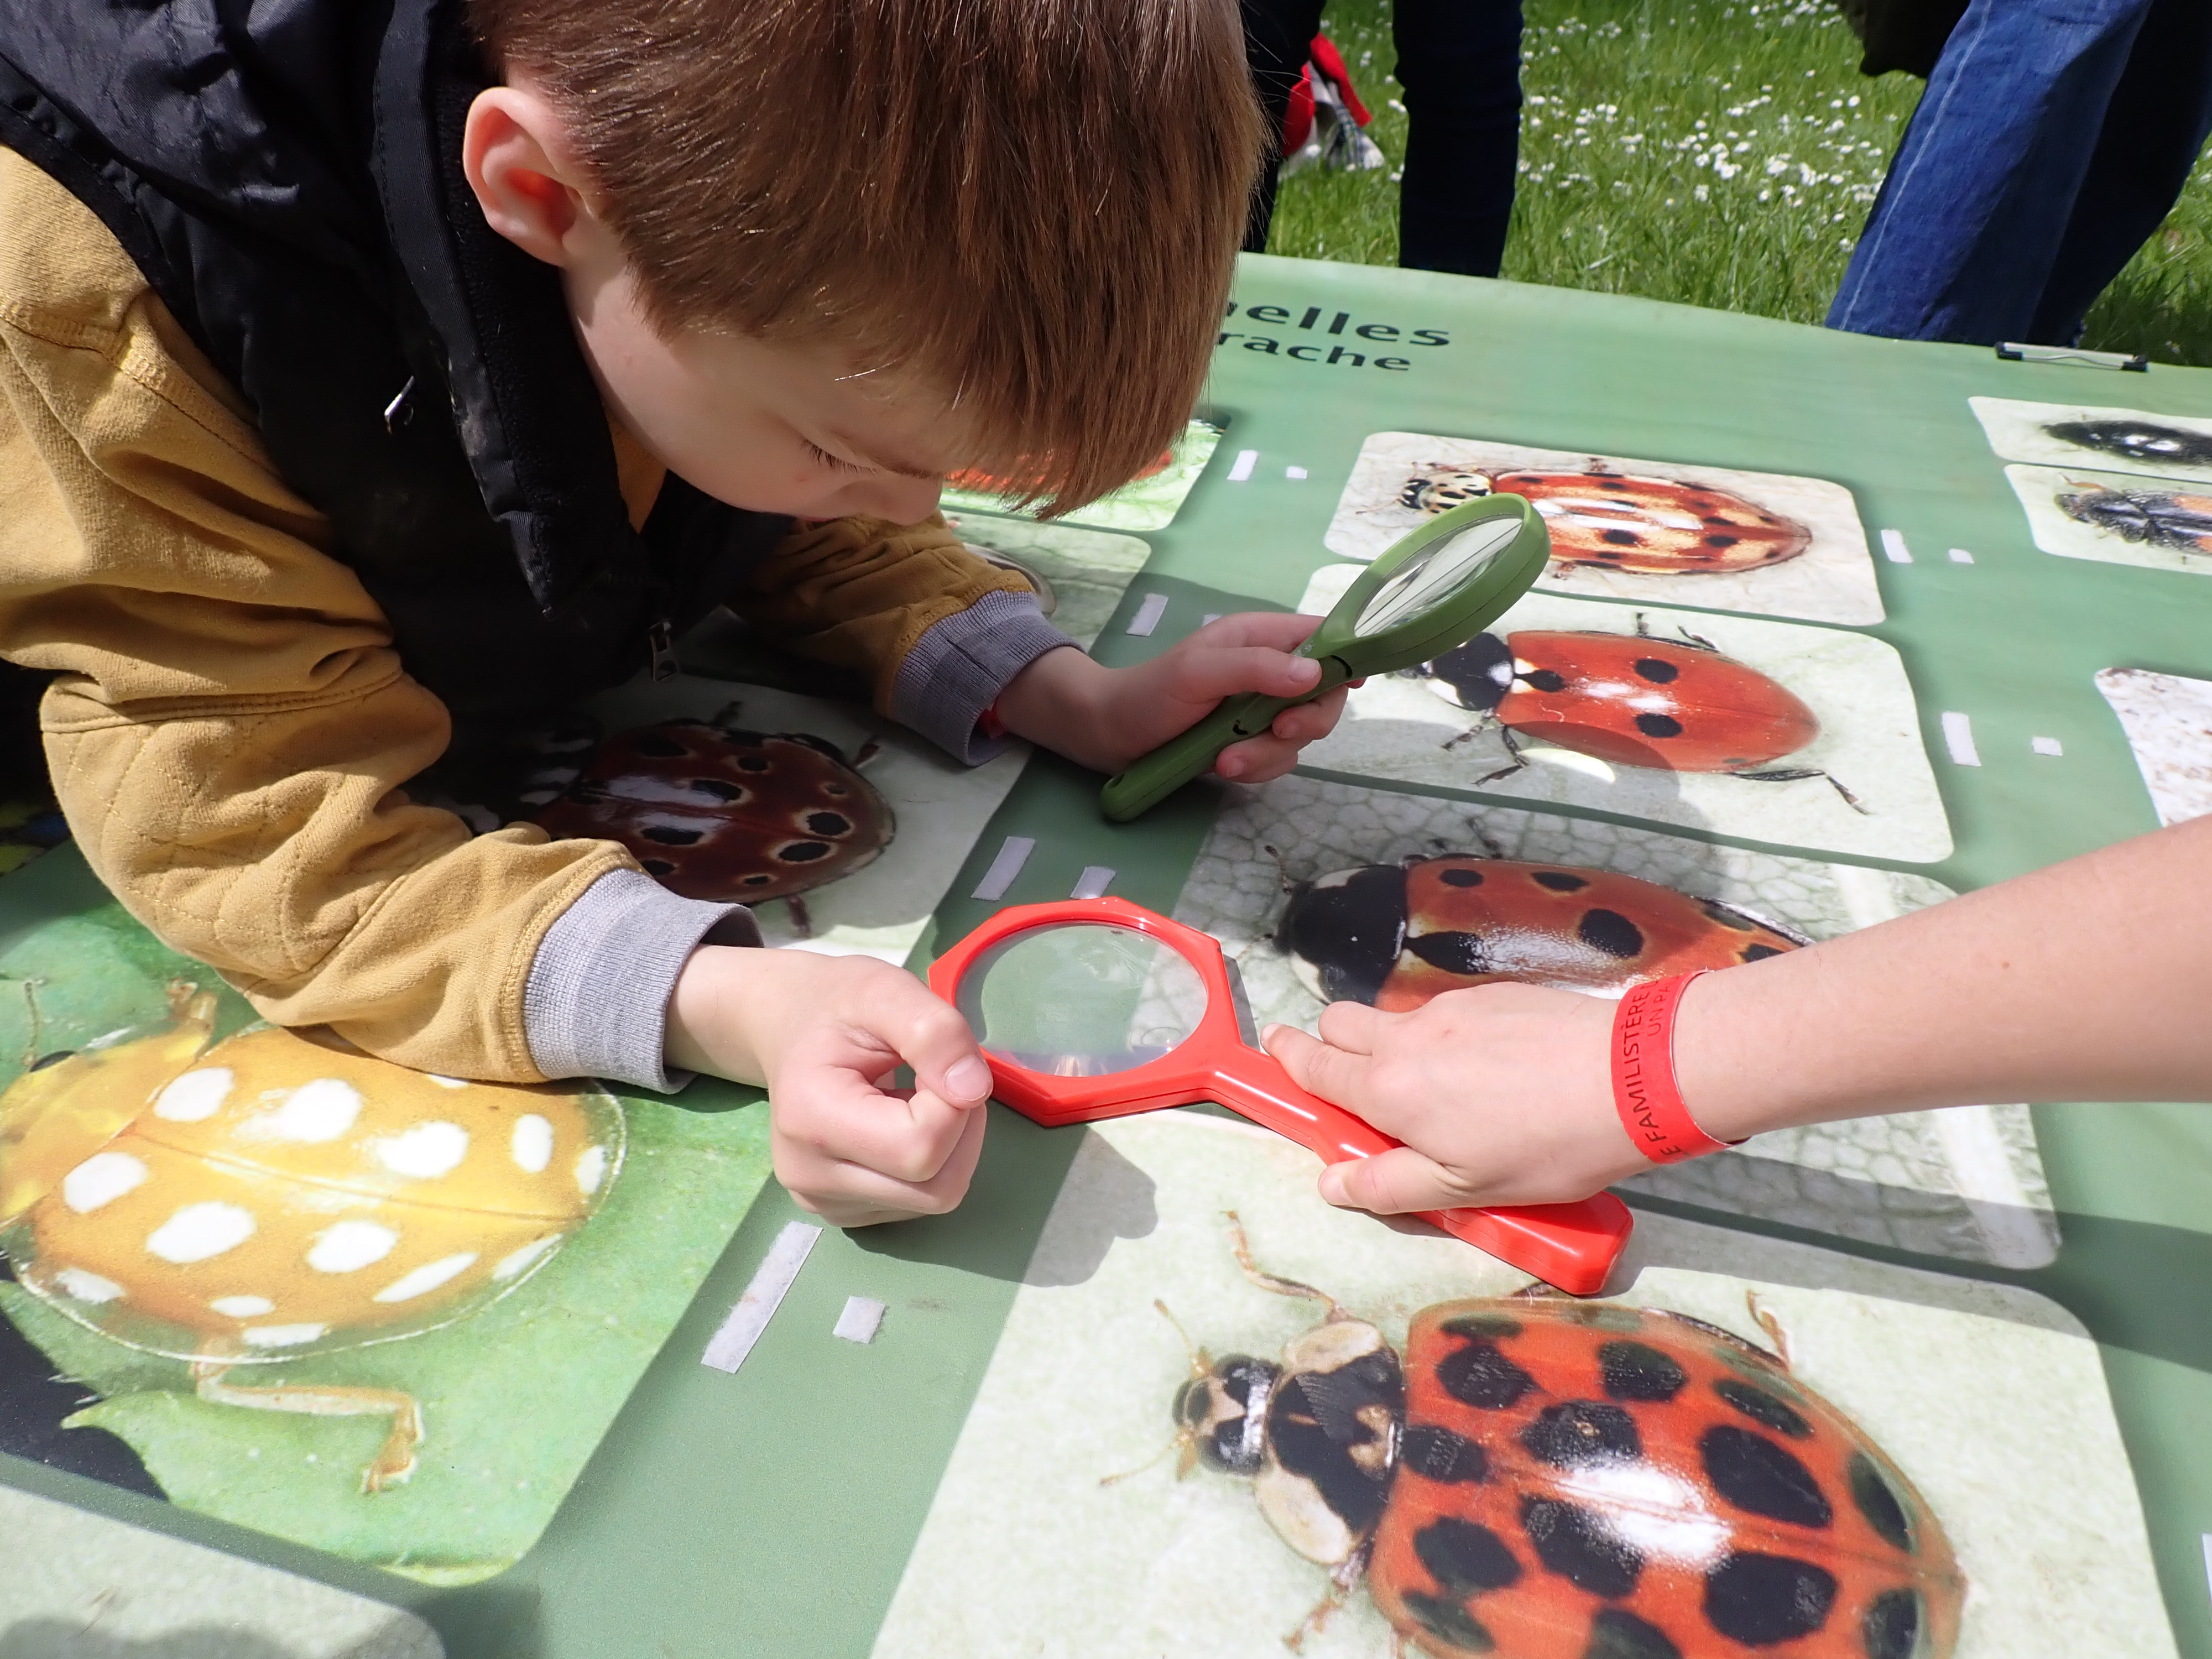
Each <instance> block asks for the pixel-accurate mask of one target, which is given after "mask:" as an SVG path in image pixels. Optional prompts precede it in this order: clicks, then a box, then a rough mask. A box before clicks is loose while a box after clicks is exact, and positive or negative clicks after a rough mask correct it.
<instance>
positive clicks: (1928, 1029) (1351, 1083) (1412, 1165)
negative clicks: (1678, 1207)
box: [1267, 818, 2212, 1212]
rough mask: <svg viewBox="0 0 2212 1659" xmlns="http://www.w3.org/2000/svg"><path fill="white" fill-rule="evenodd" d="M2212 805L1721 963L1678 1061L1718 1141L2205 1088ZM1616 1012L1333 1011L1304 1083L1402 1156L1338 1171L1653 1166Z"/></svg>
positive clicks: (1307, 1063)
mask: <svg viewBox="0 0 2212 1659" xmlns="http://www.w3.org/2000/svg"><path fill="white" fill-rule="evenodd" d="M2207 890H2212V818H2203V819H2199V820H2197V821H2196V822H2194V823H2185V824H2178V825H2175V826H2174V827H2172V829H2163V830H2160V831H2159V832H2158V833H2156V834H2154V835H2149V836H2142V837H2140V838H2138V839H2136V840H2134V841H2130V842H2122V843H2121V844H2120V845H2118V846H2117V847H2111V848H2105V849H2104V850H2102V851H2100V852H2096V853H2091V854H2086V855H2084V856H2082V857H2081V858H2076V859H2072V860H2068V861H2066V862H2065V863H2063V864H2058V865H2055V866H2051V868H2049V869H2047V870H2041V871H2038V872H2034V873H2033V874H2030V875H2026V876H2021V877H2018V878H2015V879H2014V880H2011V881H2008V882H2003V883H2001V884H1998V885H1996V886H1994V887H1989V888H1984V889H1983V890H1980V891H1978V892H1974V893H1969V894H1967V895H1966V896H1963V897H1960V898H1957V899H1954V900H1951V901H1949V902H1947V903H1943V904H1940V905H1936V906H1933V907H1931V908H1928V909H1925V910H1922V911H1918V912H1916V913H1915V914H1913V915H1909V916H1903V917H1900V918H1899V919H1898V920H1896V921H1889V922H1885V923H1883V924H1882V925H1881V926H1880V927H1869V928H1867V929H1865V930H1863V931H1862V932H1859V933H1850V934H1846V935H1844V936H1843V937H1842V938H1839V939H1831V940H1828V941H1826V942H1825V943H1823V944H1820V945H1813V946H1810V947H1808V949H1805V950H1802V951H1790V952H1787V953H1785V954H1784V955H1781V956H1778V957H1769V958H1767V959H1765V961H1762V962H1757V963H1750V964H1748V965H1747V966H1744V967H1741V968H1731V969H1727V970H1726V971H1725V972H1722V973H1715V974H1707V975H1705V976H1704V977H1702V978H1700V979H1699V980H1698V981H1696V982H1695V983H1694V984H1693V985H1692V987H1690V991H1689V993H1688V994H1687V995H1686V997H1685V998H1684V999H1683V1002H1682V1006H1681V1010H1680V1015H1679V1017H1678V1019H1677V1022H1676V1024H1675V1030H1674V1070H1675V1076H1676V1079H1677V1080H1678V1082H1679V1083H1680V1087H1681V1091H1682V1097H1683V1098H1684V1100H1685V1101H1686V1103H1688V1105H1689V1108H1690V1110H1691V1113H1692V1115H1694V1116H1695V1117H1696V1118H1697V1120H1698V1121H1699V1124H1700V1125H1701V1126H1702V1127H1704V1128H1705V1130H1706V1132H1707V1133H1711V1134H1712V1135H1714V1136H1716V1137H1717V1138H1719V1139H1725V1140H1735V1139H1741V1138H1743V1137H1745V1136H1747V1135H1751V1134H1754V1133H1759V1132H1760V1131H1762V1130H1766V1129H1779V1128H1786V1127H1790V1126H1792V1125H1796V1124H1806V1123H1819V1122H1825V1121H1829V1120H1832V1119H1836V1118H1844V1117H1856V1116H1863V1115H1869V1114H1872V1113H1878V1112H1900V1111H1914V1110H1918V1109H1923V1108H1929V1107H1937V1106H1954V1105H1967V1104H1972V1103H1979V1102H1984V1101H1992V1100H2075V1099H2079V1100H2212V1022H2208V1021H2207V1020H2206V1018H2204V1013H2203V987H2204V986H2205V984H2206V983H2207V982H2208V981H2212V933H2208V931H2207V929H2206V927H2205V925H2204V914H2203V900H2202V895H2203V894H2204V893H2205V892H2206V891H2207ZM1612 1019H1613V1005H1612V1004H1611V1003H1608V1002H1603V1001H1600V1000H1596V999H1594V998H1590V997H1585V996H1580V995H1577V994H1574V993H1572V992H1567V991H1549V990H1541V989H1538V988H1536V987H1530V986H1522V985H1491V986H1481V987H1475V988H1473V989H1469V990H1465V991H1454V992H1449V993H1447V994H1445V995H1443V996H1441V997H1438V998H1437V999H1436V1000H1434V1001H1432V1002H1431V1003H1429V1004H1428V1005H1427V1006H1425V1007H1422V1008H1420V1009H1418V1010H1416V1011H1414V1012H1411V1013H1406V1014H1383V1013H1378V1012H1376V1011H1375V1010H1374V1009H1371V1008H1366V1007H1361V1006H1358V1005H1355V1004H1348V1003H1339V1004H1337V1005H1335V1006H1333V1007H1331V1008H1330V1009H1328V1011H1327V1012H1326V1013H1324V1014H1323V1016H1322V1039H1323V1040H1322V1041H1321V1042H1316V1041H1315V1040H1314V1039H1313V1038H1312V1037H1310V1036H1306V1035H1305V1034H1304V1033H1303V1032H1300V1031H1295V1030H1291V1029H1289V1028H1288V1027H1284V1026H1277V1027H1275V1028H1273V1030H1270V1031H1269V1032H1268V1033H1267V1046H1268V1048H1269V1049H1270V1051H1271V1052H1273V1054H1275V1055H1276V1056H1277V1058H1279V1059H1280V1060H1282V1061H1283V1062H1284V1063H1285V1066H1288V1067H1289V1069H1290V1071H1291V1075H1292V1076H1293V1077H1294V1078H1296V1079H1297V1080H1298V1081H1299V1082H1300V1083H1302V1084H1303V1085H1305V1086H1306V1087H1307V1088H1310V1089H1311V1090H1313V1091H1314V1092H1316V1093H1317V1094H1320V1095H1322V1096H1325V1097H1328V1098H1329V1099H1331V1100H1334V1101H1337V1102H1339V1103H1341V1104H1343V1105H1345V1106H1346V1107H1347V1108H1349V1109H1351V1110H1352V1111H1354V1112H1357V1113H1358V1115H1360V1116H1362V1117H1364V1118H1366V1119H1367V1120H1368V1121H1370V1122H1372V1123H1374V1124H1375V1125H1376V1127H1378V1128H1380V1129H1382V1130H1383V1131H1384V1132H1385V1133H1389V1134H1391V1135H1395V1136H1396V1137H1397V1138H1398V1139H1401V1140H1404V1141H1406V1142H1407V1149H1406V1150H1404V1151H1402V1152H1389V1153H1386V1154H1384V1155H1383V1157H1380V1158H1374V1159H1370V1160H1369V1161H1368V1162H1367V1163H1366V1164H1340V1165H1337V1166H1334V1168H1333V1169H1331V1170H1328V1171H1325V1172H1324V1174H1323V1176H1322V1194H1323V1195H1324V1196H1325V1197H1327V1198H1328V1199H1329V1200H1331V1201H1332V1202H1336V1203H1346V1204H1352V1205H1356V1206H1360V1207H1363V1208H1368V1209H1374V1210H1378V1211H1383V1212H1397V1211H1403V1210H1416V1209H1428V1208H1436V1207H1443V1206H1452V1205H1460V1204H1500V1203H1508V1204H1510V1203H1535V1202H1546V1201H1551V1200H1564V1199H1570V1198H1579V1197H1583V1196H1584V1195H1586V1194H1589V1193H1591V1192H1594V1191H1595V1190H1597V1189H1598V1188H1601V1187H1602V1186H1605V1185H1607V1184H1608V1183H1610V1182H1614V1181H1618V1180H1620V1179H1622V1178H1624V1177H1626V1176H1632V1175H1634V1174H1637V1173H1638V1172H1639V1171H1640V1170H1646V1169H1649V1168H1650V1167H1651V1166H1650V1164H1646V1163H1644V1161H1643V1159H1642V1158H1640V1157H1639V1156H1638V1153H1637V1152H1636V1151H1635V1149H1634V1148H1633V1147H1632V1146H1631V1145H1630V1144H1629V1140H1628V1137H1627V1135H1626V1133H1625V1132H1624V1131H1623V1130H1622V1128H1621V1127H1620V1119H1619V1117H1618V1116H1616V1115H1615V1114H1614V1110H1613V1093H1612V1082H1611V1073H1610V1070H1609V1066H1608V1052H1607V1042H1608V1037H1609V1035H1610V1032H1611V1029H1612Z"/></svg>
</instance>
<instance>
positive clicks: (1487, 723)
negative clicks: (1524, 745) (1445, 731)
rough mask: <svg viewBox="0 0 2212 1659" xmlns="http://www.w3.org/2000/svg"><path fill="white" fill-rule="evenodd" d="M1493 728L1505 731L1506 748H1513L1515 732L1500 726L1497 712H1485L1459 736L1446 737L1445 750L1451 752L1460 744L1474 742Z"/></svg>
mask: <svg viewBox="0 0 2212 1659" xmlns="http://www.w3.org/2000/svg"><path fill="white" fill-rule="evenodd" d="M1493 728H1496V729H1498V730H1499V731H1500V732H1503V733H1504V738H1505V746H1506V748H1507V749H1508V750H1510V749H1512V747H1513V733H1512V731H1511V730H1510V728H1508V727H1501V726H1498V717H1497V716H1496V715H1495V714H1485V715H1484V716H1483V717H1482V718H1481V719H1480V720H1477V721H1475V723H1474V725H1472V726H1468V728H1467V730H1466V731H1464V732H1461V733H1460V734H1459V735H1458V736H1457V737H1455V738H1445V739H1444V742H1443V748H1444V751H1445V752H1446V753H1447V754H1449V752H1450V751H1451V750H1455V749H1456V748H1458V747H1459V746H1460V744H1463V743H1473V742H1474V740H1475V739H1476V738H1479V737H1481V736H1482V735H1483V734H1484V733H1486V732H1489V731H1491V730H1492V729H1493Z"/></svg>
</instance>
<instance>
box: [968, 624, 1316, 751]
mask: <svg viewBox="0 0 2212 1659" xmlns="http://www.w3.org/2000/svg"><path fill="white" fill-rule="evenodd" d="M1321 621H1322V619H1321V618H1320V617H1300V616H1293V615H1290V614H1287V613H1285V612H1280V611H1245V612H1243V613H1240V614H1239V615H1237V616H1234V617H1221V618H1219V619H1218V620H1217V621H1214V622H1210V623H1207V624H1206V626H1205V627H1203V628H1201V629H1199V630H1198V632H1196V633H1195V634H1193V635H1191V636H1190V637H1189V638H1188V639H1186V640H1184V641H1182V642H1181V643H1180V644H1177V645H1175V646H1171V647H1169V648H1168V649H1167V650H1165V651H1164V652H1162V653H1160V654H1159V655H1158V656H1157V657H1154V658H1153V659H1152V660H1151V661H1150V662H1146V663H1139V664H1138V665H1136V666H1135V667H1133V668H1103V667H1101V666H1100V665H1098V664H1097V663H1096V662H1094V661H1092V660H1091V658H1090V657H1089V656H1087V655H1085V653H1083V652H1081V651H1078V650H1074V649H1072V648H1071V649H1065V650H1059V651H1048V652H1046V653H1044V655H1042V657H1039V658H1038V659H1036V661H1035V662H1033V663H1031V664H1030V665H1029V666H1028V667H1027V668H1024V670H1023V671H1021V672H1020V673H1018V674H1017V675H1015V676H1014V678H1013V679H1012V681H1011V682H1009V683H1008V684H1007V686H1006V690H1005V691H1004V692H1003V693H1002V694H1001V695H1000V698H999V718H1000V720H1003V721H1005V722H1006V729H1007V730H1008V731H1010V732H1014V733H1016V734H1017V735H1018V736H1020V737H1024V738H1030V740H1031V741H1033V742H1036V743H1041V744H1043V745H1044V746H1045V747H1046V748H1048V749H1052V750H1058V751H1059V752H1060V754H1063V755H1065V756H1066V757H1068V758H1069V759H1070V760H1073V761H1079V762H1081V763H1083V764H1084V765H1085V766H1089V767H1092V768H1095V769H1097V770H1098V771H1101V772H1119V771H1121V770H1122V769H1124V768H1125V767H1127V766H1128V765H1129V764H1130V763H1131V762H1133V761H1134V760H1136V759H1137V758H1138V757H1139V756H1142V755H1146V754H1149V753H1150V752H1151V751H1152V750H1154V749H1157V748H1158V747H1159V746H1160V744H1164V743H1165V742H1166V741H1167V740H1168V739H1169V738H1172V737H1175V736H1177V735H1178V734H1180V733H1182V732H1187V731H1188V730H1189V729H1190V728H1191V727H1192V726H1195V725H1197V724H1198V722H1199V721H1200V720H1203V719H1205V718H1206V716H1207V715H1208V714H1212V712H1213V710H1214V708H1216V706H1217V705H1218V704H1219V703H1220V702H1221V700H1222V699H1223V698H1224V697H1232V696H1241V695H1242V694H1243V693H1244V692H1247V691H1259V692H1264V693H1265V694H1267V696H1271V697H1294V696H1298V695H1299V694H1300V693H1301V692H1304V691H1310V690H1312V689H1313V686H1314V682H1315V681H1316V680H1317V679H1319V678H1321V665H1320V664H1318V663H1316V662H1314V661H1312V660H1311V659H1309V658H1305V657H1294V656H1292V655H1291V649H1292V647H1295V646H1297V644H1299V643H1300V642H1301V641H1304V638H1305V637H1306V635H1309V634H1310V633H1312V632H1313V631H1314V629H1316V628H1318V627H1320V626H1321ZM1343 712H1344V689H1343V688H1341V687H1340V688H1339V689H1338V690H1334V691H1332V692H1330V693H1329V694H1328V696H1325V697H1316V698H1315V699H1314V701H1313V702H1305V703H1300V704H1298V705H1297V707H1296V708H1285V710H1284V711H1283V712H1282V713H1281V714H1278V715H1276V716H1275V720H1274V723H1273V726H1270V727H1269V729H1268V731H1267V733H1266V735H1264V736H1261V737H1257V738H1246V739H1245V740H1244V741H1243V742H1242V743H1233V744H1230V745H1229V747H1227V748H1226V749H1225V750H1222V751H1221V755H1220V758H1219V759H1218V760H1217V761H1216V762H1215V763H1214V770H1215V771H1216V772H1217V773H1218V774H1219V775H1221V776H1223V777H1225V778H1233V779H1235V780H1236V781H1237V782H1239V783H1265V782H1266V781H1267V780H1268V779H1270V778H1279V777H1280V776H1282V775H1283V774H1284V773H1285V772H1287V771H1289V770H1290V769H1291V767H1293V766H1295V765H1296V764H1297V758H1298V750H1300V749H1301V748H1302V747H1304V745H1305V744H1310V743H1311V742H1312V741H1313V740H1314V739H1315V738H1320V737H1325V736H1326V735H1328V732H1329V730H1330V729H1331V728H1332V727H1334V726H1335V724H1336V721H1337V716H1338V715H1340V714H1342V713H1343Z"/></svg>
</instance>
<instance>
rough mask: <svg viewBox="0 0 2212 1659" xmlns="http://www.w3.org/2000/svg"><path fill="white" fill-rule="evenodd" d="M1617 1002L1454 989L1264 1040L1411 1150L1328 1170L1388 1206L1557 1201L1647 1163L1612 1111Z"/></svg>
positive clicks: (1539, 992)
mask: <svg viewBox="0 0 2212 1659" xmlns="http://www.w3.org/2000/svg"><path fill="white" fill-rule="evenodd" d="M1612 1030H1613V1004H1612V1003H1610V1002H1607V1001H1603V1000H1600V999H1598V998H1596V997H1589V996H1583V995H1582V994H1579V993H1577V992H1574V991H1554V990H1547V989H1544V988H1542V987H1537V986H1533V985H1514V984H1496V985H1478V986H1473V987H1469V988H1468V989H1466V990H1462V991H1447V992H1445V993H1444V994H1443V995H1441V996H1439V997H1437V998H1435V999H1433V1000H1431V1001H1429V1002H1427V1003H1425V1004H1424V1005H1423V1006H1420V1007H1419V1008H1417V1009H1415V1010H1413V1012H1410V1013H1403V1014H1386V1013H1383V1012H1379V1011H1377V1010H1376V1009H1373V1008H1370V1007H1368V1006H1365V1005H1364V1004H1362V1003H1357V1002H1336V1003H1331V1004H1330V1005H1329V1006H1328V1008H1327V1009H1325V1010H1323V1011H1322V1017H1321V1040H1320V1041H1318V1042H1316V1040H1315V1039H1314V1038H1312V1037H1310V1036H1307V1035H1306V1034H1305V1033H1304V1031H1301V1030H1297V1029H1296V1028H1295V1027H1293V1026H1289V1025H1272V1026H1269V1027H1268V1028H1267V1030H1266V1031H1265V1032H1263V1033H1262V1034H1261V1042H1264V1043H1265V1044H1266V1045H1267V1052H1268V1053H1269V1054H1273V1055H1274V1057H1275V1058H1276V1059H1277V1060H1280V1061H1281V1062H1282V1063H1283V1066H1284V1069H1285V1070H1286V1071H1288V1072H1289V1073H1290V1074H1291V1079H1292V1080H1293V1081H1295V1082H1296V1083H1297V1085H1299V1086H1300V1087H1301V1088H1303V1089H1305V1090H1307V1091H1310V1093H1313V1094H1316V1095H1319V1096H1321V1097H1322V1099H1324V1100H1329V1101H1334V1102H1335V1103H1337V1104H1338V1105H1340V1106H1341V1107H1343V1108H1344V1109H1346V1111H1349V1112H1351V1113H1352V1114H1353V1115H1356V1116H1358V1117H1361V1118H1364V1119H1365V1120H1366V1121H1368V1122H1370V1123H1371V1124H1373V1125H1374V1126H1375V1127H1376V1128H1378V1129H1380V1130H1382V1131H1383V1133H1384V1134H1387V1135H1389V1136H1391V1137H1392V1138H1393V1139H1398V1140H1402V1141H1404V1142H1405V1143H1406V1144H1405V1146H1402V1147H1400V1148H1397V1149H1395V1150H1394V1151H1391V1152H1383V1153H1381V1154H1380V1155H1378V1156H1376V1157H1374V1158H1354V1159H1351V1160H1349V1161H1347V1162H1346V1163H1342V1164H1331V1165H1330V1166H1329V1167H1328V1169H1326V1170H1322V1175H1321V1195H1322V1197H1323V1198H1325V1199H1327V1200H1328V1201H1329V1202H1330V1203H1332V1204H1341V1205H1346V1206H1352V1207H1354V1208H1358V1209H1363V1210H1372V1211H1375V1212H1377V1213H1379V1214H1383V1215H1392V1214H1397V1213H1401V1212H1405V1211H1408V1210H1449V1209H1455V1208H1457V1207H1459V1206H1462V1205H1479V1206H1488V1205H1498V1204H1559V1203H1566V1202H1569V1201H1571V1200H1575V1199H1581V1198H1587V1197H1589V1195H1590V1194H1592V1193H1595V1192H1596V1191H1598V1190H1599V1189H1600V1188H1604V1187H1607V1186H1610V1185H1611V1184H1612V1183H1613V1182H1616V1181H1619V1180H1621V1179H1623V1178H1624V1177H1626V1176H1632V1175H1635V1174H1637V1173H1638V1171H1640V1170H1649V1169H1650V1168H1651V1165H1650V1164H1648V1163H1647V1162H1645V1161H1644V1157H1643V1155H1642V1154H1641V1153H1639V1152H1638V1151H1637V1150H1636V1148H1635V1146H1634V1145H1633V1144H1632V1142H1631V1141H1630V1140H1629V1139H1628V1133H1627V1131H1626V1129H1624V1128H1622V1127H1621V1124H1620V1115H1619V1114H1618V1113H1617V1112H1616V1111H1615V1110H1614V1109H1613V1075H1612V1070H1611V1066H1610V1063H1609V1052H1610V1047H1611V1041H1610V1040H1611V1035H1612Z"/></svg>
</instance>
